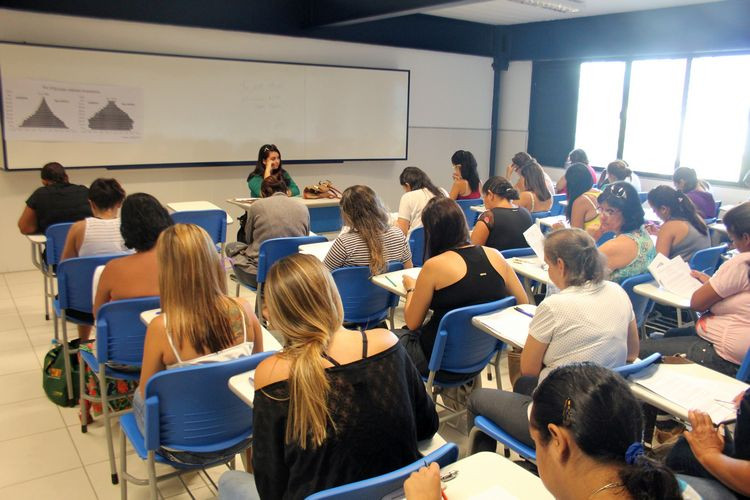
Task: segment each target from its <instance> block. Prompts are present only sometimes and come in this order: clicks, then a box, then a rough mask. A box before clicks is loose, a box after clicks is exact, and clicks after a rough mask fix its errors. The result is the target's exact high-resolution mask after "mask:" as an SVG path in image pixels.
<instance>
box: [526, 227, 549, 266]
mask: <svg viewBox="0 0 750 500" xmlns="http://www.w3.org/2000/svg"><path fill="white" fill-rule="evenodd" d="M523 237H524V238H526V243H528V244H529V246H530V247H531V249H532V250H534V253H535V254H536V256H537V257H539V260H541V261H542V262H544V235H543V234H542V230H541V229H539V226H537V225H536V224H532V225H531V226H529V228H528V229H527V230H526V231H524V232H523Z"/></svg>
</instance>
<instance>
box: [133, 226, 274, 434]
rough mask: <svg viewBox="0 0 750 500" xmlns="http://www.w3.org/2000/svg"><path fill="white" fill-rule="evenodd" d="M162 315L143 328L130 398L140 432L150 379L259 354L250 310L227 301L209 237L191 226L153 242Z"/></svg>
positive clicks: (168, 232)
mask: <svg viewBox="0 0 750 500" xmlns="http://www.w3.org/2000/svg"><path fill="white" fill-rule="evenodd" d="M156 258H157V260H158V262H159V268H158V272H157V275H158V280H159V294H158V295H159V296H160V297H161V310H162V314H160V315H159V316H157V317H156V318H155V319H154V320H153V321H151V323H150V324H149V325H148V330H147V331H146V342H145V345H144V347H143V364H142V367H141V379H140V384H139V386H138V390H137V391H136V394H135V398H134V401H133V403H134V409H135V415H136V421H137V423H138V427H139V428H140V429H141V432H143V429H144V426H143V412H144V406H143V404H144V403H143V396H144V390H145V387H146V382H148V380H149V379H150V378H151V377H152V376H154V374H156V373H158V372H160V371H162V370H169V369H172V368H179V367H183V366H192V365H197V364H202V363H213V362H219V361H226V360H230V359H236V358H239V357H241V356H248V355H250V354H252V353H256V352H262V351H263V335H262V333H261V328H260V323H259V322H258V318H256V317H255V314H254V313H253V308H252V306H251V305H250V304H249V303H248V302H246V301H245V299H242V298H239V297H238V298H232V297H228V296H227V280H226V275H225V274H224V266H223V265H222V262H221V257H220V256H219V254H218V253H217V252H216V247H215V246H214V243H213V240H211V237H210V236H209V235H208V233H206V231H204V230H203V229H202V228H200V227H199V226H196V225H195V224H176V225H173V226H171V227H169V228H167V229H165V230H164V231H163V232H162V233H161V235H160V236H159V240H158V242H157V243H156Z"/></svg>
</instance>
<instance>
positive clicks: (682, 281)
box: [648, 253, 702, 300]
mask: <svg viewBox="0 0 750 500" xmlns="http://www.w3.org/2000/svg"><path fill="white" fill-rule="evenodd" d="M648 270H649V272H650V273H651V274H652V275H653V277H654V279H655V280H656V282H657V283H659V286H660V287H662V288H664V289H665V290H667V291H669V292H672V293H673V294H675V295H678V296H680V297H683V298H686V299H688V300H690V298H691V297H692V296H693V292H695V291H696V290H697V289H699V288H700V287H701V286H702V285H701V282H700V281H698V280H697V279H695V278H693V277H692V276H691V275H690V266H688V264H687V262H685V261H684V260H683V259H682V257H680V256H679V255H677V256H676V257H675V258H673V259H668V258H667V257H665V256H664V255H663V254H660V253H659V254H656V258H654V260H653V261H652V262H651V264H649V265H648Z"/></svg>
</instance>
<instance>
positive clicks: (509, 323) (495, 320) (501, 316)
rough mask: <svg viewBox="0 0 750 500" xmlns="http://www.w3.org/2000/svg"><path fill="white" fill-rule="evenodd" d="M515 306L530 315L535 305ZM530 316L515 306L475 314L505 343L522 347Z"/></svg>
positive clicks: (524, 342)
mask: <svg viewBox="0 0 750 500" xmlns="http://www.w3.org/2000/svg"><path fill="white" fill-rule="evenodd" d="M516 307H518V308H519V309H521V310H523V311H524V312H527V313H529V314H531V315H532V316H533V314H534V313H535V312H536V306H533V305H530V304H522V305H520V306H516ZM532 316H527V315H526V314H523V313H520V312H518V311H517V310H516V308H515V307H509V308H507V309H503V310H502V311H498V312H496V313H492V314H487V315H483V316H477V321H479V322H481V323H482V324H483V325H485V326H486V327H487V328H489V329H490V330H492V331H494V332H496V333H497V334H498V335H499V336H500V337H502V340H503V341H505V342H506V343H508V344H511V345H513V346H514V347H520V348H521V349H523V346H524V345H526V339H527V338H528V336H529V325H530V324H531V320H532Z"/></svg>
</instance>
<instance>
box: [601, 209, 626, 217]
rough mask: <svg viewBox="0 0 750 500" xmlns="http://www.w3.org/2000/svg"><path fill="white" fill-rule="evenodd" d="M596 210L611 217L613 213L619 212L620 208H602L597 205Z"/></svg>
mask: <svg viewBox="0 0 750 500" xmlns="http://www.w3.org/2000/svg"><path fill="white" fill-rule="evenodd" d="M596 211H597V212H599V213H600V214H604V215H606V216H607V217H612V216H613V215H615V214H618V213H620V210H619V209H617V208H602V207H599V208H597V209H596Z"/></svg>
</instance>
